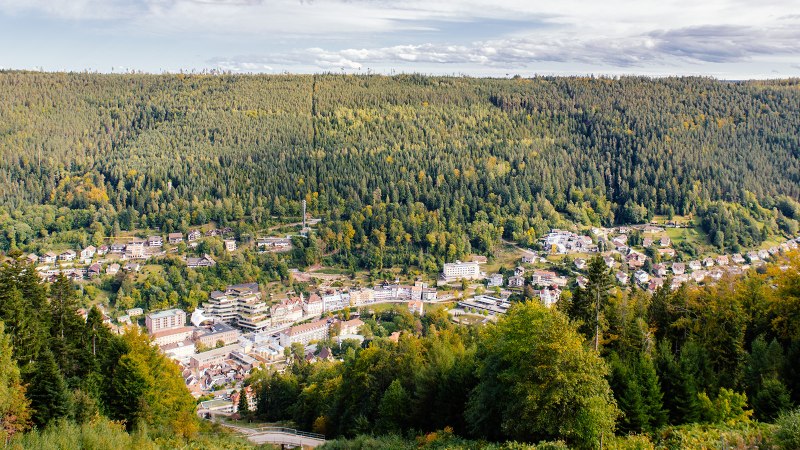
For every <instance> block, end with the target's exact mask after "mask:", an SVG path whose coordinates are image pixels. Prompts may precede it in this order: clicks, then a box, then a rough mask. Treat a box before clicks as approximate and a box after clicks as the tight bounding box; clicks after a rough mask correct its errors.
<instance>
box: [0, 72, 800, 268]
mask: <svg viewBox="0 0 800 450" xmlns="http://www.w3.org/2000/svg"><path fill="white" fill-rule="evenodd" d="M798 105H800V81H799V80H784V81H774V82H763V81H759V82H755V81H754V82H736V83H732V82H723V81H716V80H713V79H707V78H665V79H649V78H640V77H627V78H620V79H609V78H575V77H569V78H553V77H539V78H533V79H529V78H515V79H476V78H457V77H425V76H418V75H400V76H393V77H386V76H377V75H371V76H352V75H350V76H341V75H333V74H329V75H316V76H312V75H304V76H297V75H285V76H283V75H281V76H269V75H258V76H255V75H252V76H251V75H247V76H239V75H236V76H232V75H100V74H64V73H27V72H0V204H2V205H6V207H7V208H8V210H9V211H11V210H14V209H16V208H20V207H24V206H26V205H37V204H38V205H41V204H44V205H52V206H55V207H57V206H69V207H70V208H72V209H73V210H87V208H90V207H92V206H93V207H94V208H95V210H96V211H97V210H99V211H102V212H103V214H102V222H103V225H104V226H105V227H106V228H107V229H108V230H110V229H111V228H112V227H113V226H114V224H115V223H116V224H118V225H119V226H120V227H121V228H122V229H126V228H132V227H134V226H135V225H136V222H137V220H139V219H140V218H141V216H142V215H146V217H145V219H146V221H147V224H148V225H150V226H159V227H163V228H167V229H169V228H181V227H184V228H185V227H187V226H190V225H192V224H193V223H199V222H200V221H202V220H208V219H209V218H214V219H217V220H220V221H222V222H226V221H232V220H238V219H240V218H243V217H250V218H254V219H253V220H254V221H256V222H258V221H259V220H262V218H263V217H268V216H270V215H284V214H297V213H298V212H299V203H298V202H299V200H301V199H304V198H307V199H308V200H309V203H310V205H309V206H310V210H311V212H312V213H313V214H316V215H319V216H322V217H324V218H326V219H329V220H333V221H337V220H340V219H341V220H349V219H351V218H352V217H351V213H352V212H356V211H360V210H362V208H363V207H364V206H366V205H376V204H377V203H385V204H386V205H391V208H392V210H393V211H397V213H396V216H397V217H398V218H399V220H400V221H401V222H402V223H403V225H404V226H405V228H406V231H409V230H408V229H409V228H410V227H411V226H412V225H410V224H409V223H407V218H408V217H409V216H410V215H411V214H413V211H412V206H413V205H414V204H415V203H417V202H419V203H421V204H422V205H423V206H424V209H425V211H427V212H432V211H437V210H438V211H439V213H438V214H439V216H438V217H439V218H440V219H441V220H443V221H446V222H447V223H448V224H449V225H448V227H450V228H452V229H453V230H455V231H454V232H456V233H458V231H457V230H456V228H459V229H461V230H462V231H461V232H464V230H467V229H468V228H470V227H471V226H472V224H474V223H475V222H476V221H477V222H481V221H485V220H487V219H490V221H491V222H493V223H495V224H497V225H500V226H502V234H503V236H504V237H505V238H508V239H513V240H516V241H519V242H522V243H526V242H525V241H531V239H533V238H532V237H531V236H536V235H540V234H541V233H543V232H544V231H546V229H548V228H549V227H552V226H558V225H564V224H569V223H576V224H582V225H589V224H605V225H608V224H612V223H631V222H641V221H644V220H647V219H648V218H649V217H651V216H652V215H654V214H678V215H683V214H696V215H699V216H703V215H704V212H705V211H706V210H707V209H708V208H716V209H715V211H716V212H715V214H717V213H719V211H720V210H724V211H725V214H727V215H729V216H730V217H731V219H730V221H728V222H730V224H728V225H726V224H721V225H720V224H714V223H707V224H705V225H706V226H707V228H708V229H707V231H708V232H709V234H710V235H712V236H713V234H714V233H715V232H716V231H717V230H716V229H715V228H714V227H715V226H717V227H733V228H732V229H740V228H741V229H746V228H747V227H746V226H739V225H740V224H741V223H742V222H745V223H746V222H747V221H749V220H750V219H753V220H754V221H756V222H758V223H759V224H766V227H767V230H766V231H764V232H761V231H759V232H758V233H756V232H753V233H749V234H752V235H753V236H750V237H747V236H745V237H743V238H742V239H741V240H740V239H739V238H738V236H739V235H740V234H741V233H736V236H734V233H728V234H730V236H725V237H724V239H723V242H721V243H720V244H723V243H724V244H725V245H726V247H731V246H738V245H752V244H754V243H758V242H760V240H763V238H764V237H762V236H760V234H764V235H769V234H773V233H790V232H791V231H792V230H793V229H796V227H797V222H796V219H797V218H798V217H797V216H796V214H797V211H800V208H799V207H797V204H796V203H795V202H796V200H797V199H798V197H800V159H799V158H798V156H800V133H798V130H800V108H798ZM716 201H722V202H726V203H724V204H717V203H714V202H716ZM781 202H782V203H781ZM737 204H738V205H742V206H743V207H744V210H743V211H738V208H737V207H736V205H737ZM776 207H778V210H777V211H776V210H774V208H776ZM39 211H40V212H39V213H37V214H44V213H41V210H39ZM44 215H45V216H47V214H44ZM198 216H199V217H198ZM42 221H44V222H46V221H47V218H46V217H45V218H44V219H42ZM42 221H39V222H35V223H31V221H27V222H25V223H26V224H27V225H28V226H29V227H30V228H31V230H30V232H28V231H27V230H24V229H21V228H24V227H19V226H17V227H15V230H16V231H15V232H16V233H18V234H19V235H18V236H14V237H13V239H8V238H6V239H5V241H3V239H0V248H2V247H6V248H8V247H9V246H10V245H11V242H10V241H11V240H14V241H15V242H16V243H17V244H24V243H25V242H28V241H29V240H30V239H31V238H32V237H33V236H34V235H35V234H36V232H37V228H41V227H44V228H48V229H49V228H52V226H51V225H50V224H48V223H40V222H42ZM75 222H77V223H78V224H80V225H82V226H84V227H85V226H88V225H89V224H91V223H92V220H91V219H90V218H85V217H84V218H79V219H75ZM726 223H727V222H726ZM386 224H388V222H387V223H386ZM4 225H6V227H7V226H8V224H4ZM759 226H760V225H759ZM386 228H387V229H388V226H387V227H386ZM726 229H727V228H726ZM759 230H760V229H759ZM366 231H367V232H369V231H370V230H366ZM385 231H386V230H385ZM496 231H498V232H499V231H500V230H496ZM751 231H753V230H751ZM357 232H358V230H357ZM411 234H414V233H411ZM424 234H425V233H422V235H423V237H424ZM756 234H759V236H756ZM415 238H416V235H415ZM470 241H471V243H472V246H473V247H477V250H482V249H481V244H480V243H479V242H478V241H479V239H476V238H475V236H474V235H471V236H470ZM414 244H419V243H417V242H414ZM455 247H456V253H459V254H460V253H463V252H465V251H466V250H468V249H466V248H464V245H462V244H459V243H455ZM442 256H444V255H442Z"/></svg>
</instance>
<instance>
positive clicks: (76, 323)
mask: <svg viewBox="0 0 800 450" xmlns="http://www.w3.org/2000/svg"><path fill="white" fill-rule="evenodd" d="M50 323H51V326H50V335H51V339H50V346H51V349H52V350H53V352H54V354H55V355H56V360H57V362H58V366H59V367H60V368H61V370H62V372H63V373H64V375H65V376H66V377H67V378H70V377H72V376H74V375H76V374H77V373H78V371H79V363H80V360H79V359H80V358H79V355H78V348H79V347H80V341H81V340H82V338H83V319H81V317H80V316H79V315H78V300H77V297H76V295H75V289H74V287H73V285H72V282H71V281H70V280H69V279H67V277H65V276H64V274H59V275H58V277H57V278H56V280H55V282H53V284H51V285H50Z"/></svg>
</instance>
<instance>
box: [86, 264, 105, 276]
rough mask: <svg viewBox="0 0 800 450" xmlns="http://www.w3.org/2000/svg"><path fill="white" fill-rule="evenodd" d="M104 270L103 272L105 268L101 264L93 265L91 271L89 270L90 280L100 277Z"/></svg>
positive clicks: (90, 267)
mask: <svg viewBox="0 0 800 450" xmlns="http://www.w3.org/2000/svg"><path fill="white" fill-rule="evenodd" d="M102 270H103V268H102V267H101V266H100V264H98V263H94V264H92V265H91V266H89V270H88V275H89V278H93V277H97V276H100V272H101V271H102Z"/></svg>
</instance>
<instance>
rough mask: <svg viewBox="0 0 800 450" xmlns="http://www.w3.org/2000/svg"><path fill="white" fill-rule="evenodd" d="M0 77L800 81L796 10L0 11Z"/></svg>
mask: <svg viewBox="0 0 800 450" xmlns="http://www.w3.org/2000/svg"><path fill="white" fill-rule="evenodd" d="M0 69H28V70H47V71H86V70H88V71H97V72H127V71H132V70H135V71H143V72H153V73H161V72H179V71H184V72H191V71H197V72H199V71H209V70H217V71H226V72H234V73H284V72H291V73H321V72H336V73H339V72H347V73H385V74H393V73H403V72H405V73H410V72H416V73H424V74H444V75H461V74H464V75H470V76H499V77H503V76H513V75H521V76H533V75H537V74H538V75H588V74H594V75H647V76H667V75H702V76H711V77H715V78H719V79H731V80H733V79H750V78H788V77H798V76H800V0H657V1H654V0H635V1H632V0H593V1H588V0H547V1H540V0H0Z"/></svg>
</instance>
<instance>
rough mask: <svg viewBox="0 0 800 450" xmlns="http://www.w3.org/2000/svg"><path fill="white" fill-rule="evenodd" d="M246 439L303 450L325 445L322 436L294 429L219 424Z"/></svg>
mask: <svg viewBox="0 0 800 450" xmlns="http://www.w3.org/2000/svg"><path fill="white" fill-rule="evenodd" d="M219 423H221V424H222V425H223V426H225V427H227V428H230V429H232V430H234V431H236V432H238V433H240V434H242V435H244V436H245V437H247V440H249V441H250V442H252V443H254V444H276V445H287V446H294V447H302V448H316V447H319V446H320V445H322V444H324V443H325V437H324V436H323V435H321V434H315V433H306V432H303V431H298V430H295V429H293V428H282V427H264V428H246V427H238V426H235V425H230V424H226V423H224V422H219Z"/></svg>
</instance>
